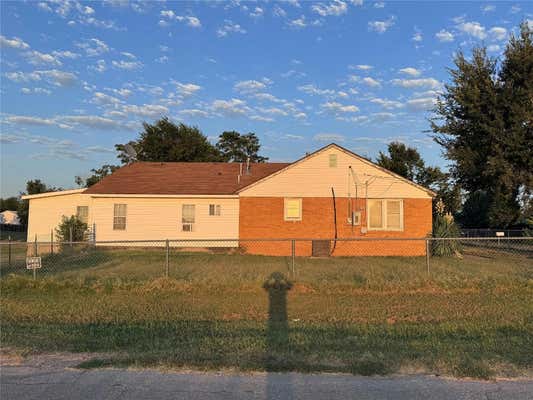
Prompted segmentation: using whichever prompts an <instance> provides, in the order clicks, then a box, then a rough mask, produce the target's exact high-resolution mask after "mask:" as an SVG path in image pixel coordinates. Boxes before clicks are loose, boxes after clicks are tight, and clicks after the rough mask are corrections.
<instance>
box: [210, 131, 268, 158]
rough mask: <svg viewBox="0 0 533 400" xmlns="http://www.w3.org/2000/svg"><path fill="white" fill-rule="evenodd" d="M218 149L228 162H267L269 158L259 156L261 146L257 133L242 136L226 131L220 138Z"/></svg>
mask: <svg viewBox="0 0 533 400" xmlns="http://www.w3.org/2000/svg"><path fill="white" fill-rule="evenodd" d="M216 148H217V149H218V151H219V152H220V154H221V157H222V160H224V161H226V162H245V161H247V160H250V161H251V162H265V161H267V160H268V158H267V157H263V156H260V155H259V150H260V148H261V145H260V143H259V138H258V137H257V136H256V135H255V133H253V132H250V133H247V134H245V135H241V134H240V133H239V132H236V131H225V132H222V134H221V135H220V136H219V139H218V143H217V144H216Z"/></svg>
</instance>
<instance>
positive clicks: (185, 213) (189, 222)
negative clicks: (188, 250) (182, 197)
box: [181, 204, 196, 232]
mask: <svg viewBox="0 0 533 400" xmlns="http://www.w3.org/2000/svg"><path fill="white" fill-rule="evenodd" d="M195 214H196V206H195V205H194V204H183V205H182V206H181V230H182V231H183V232H192V231H194V222H195Z"/></svg>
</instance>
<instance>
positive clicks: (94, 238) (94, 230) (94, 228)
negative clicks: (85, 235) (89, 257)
mask: <svg viewBox="0 0 533 400" xmlns="http://www.w3.org/2000/svg"><path fill="white" fill-rule="evenodd" d="M93 245H94V246H96V223H95V222H93Z"/></svg>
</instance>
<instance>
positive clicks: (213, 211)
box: [209, 204, 220, 215]
mask: <svg viewBox="0 0 533 400" xmlns="http://www.w3.org/2000/svg"><path fill="white" fill-rule="evenodd" d="M209 215H220V204H209Z"/></svg>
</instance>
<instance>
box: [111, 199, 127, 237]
mask: <svg viewBox="0 0 533 400" xmlns="http://www.w3.org/2000/svg"><path fill="white" fill-rule="evenodd" d="M125 229H126V204H115V205H114V211H113V230H116V231H117V230H118V231H123V230H125Z"/></svg>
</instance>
